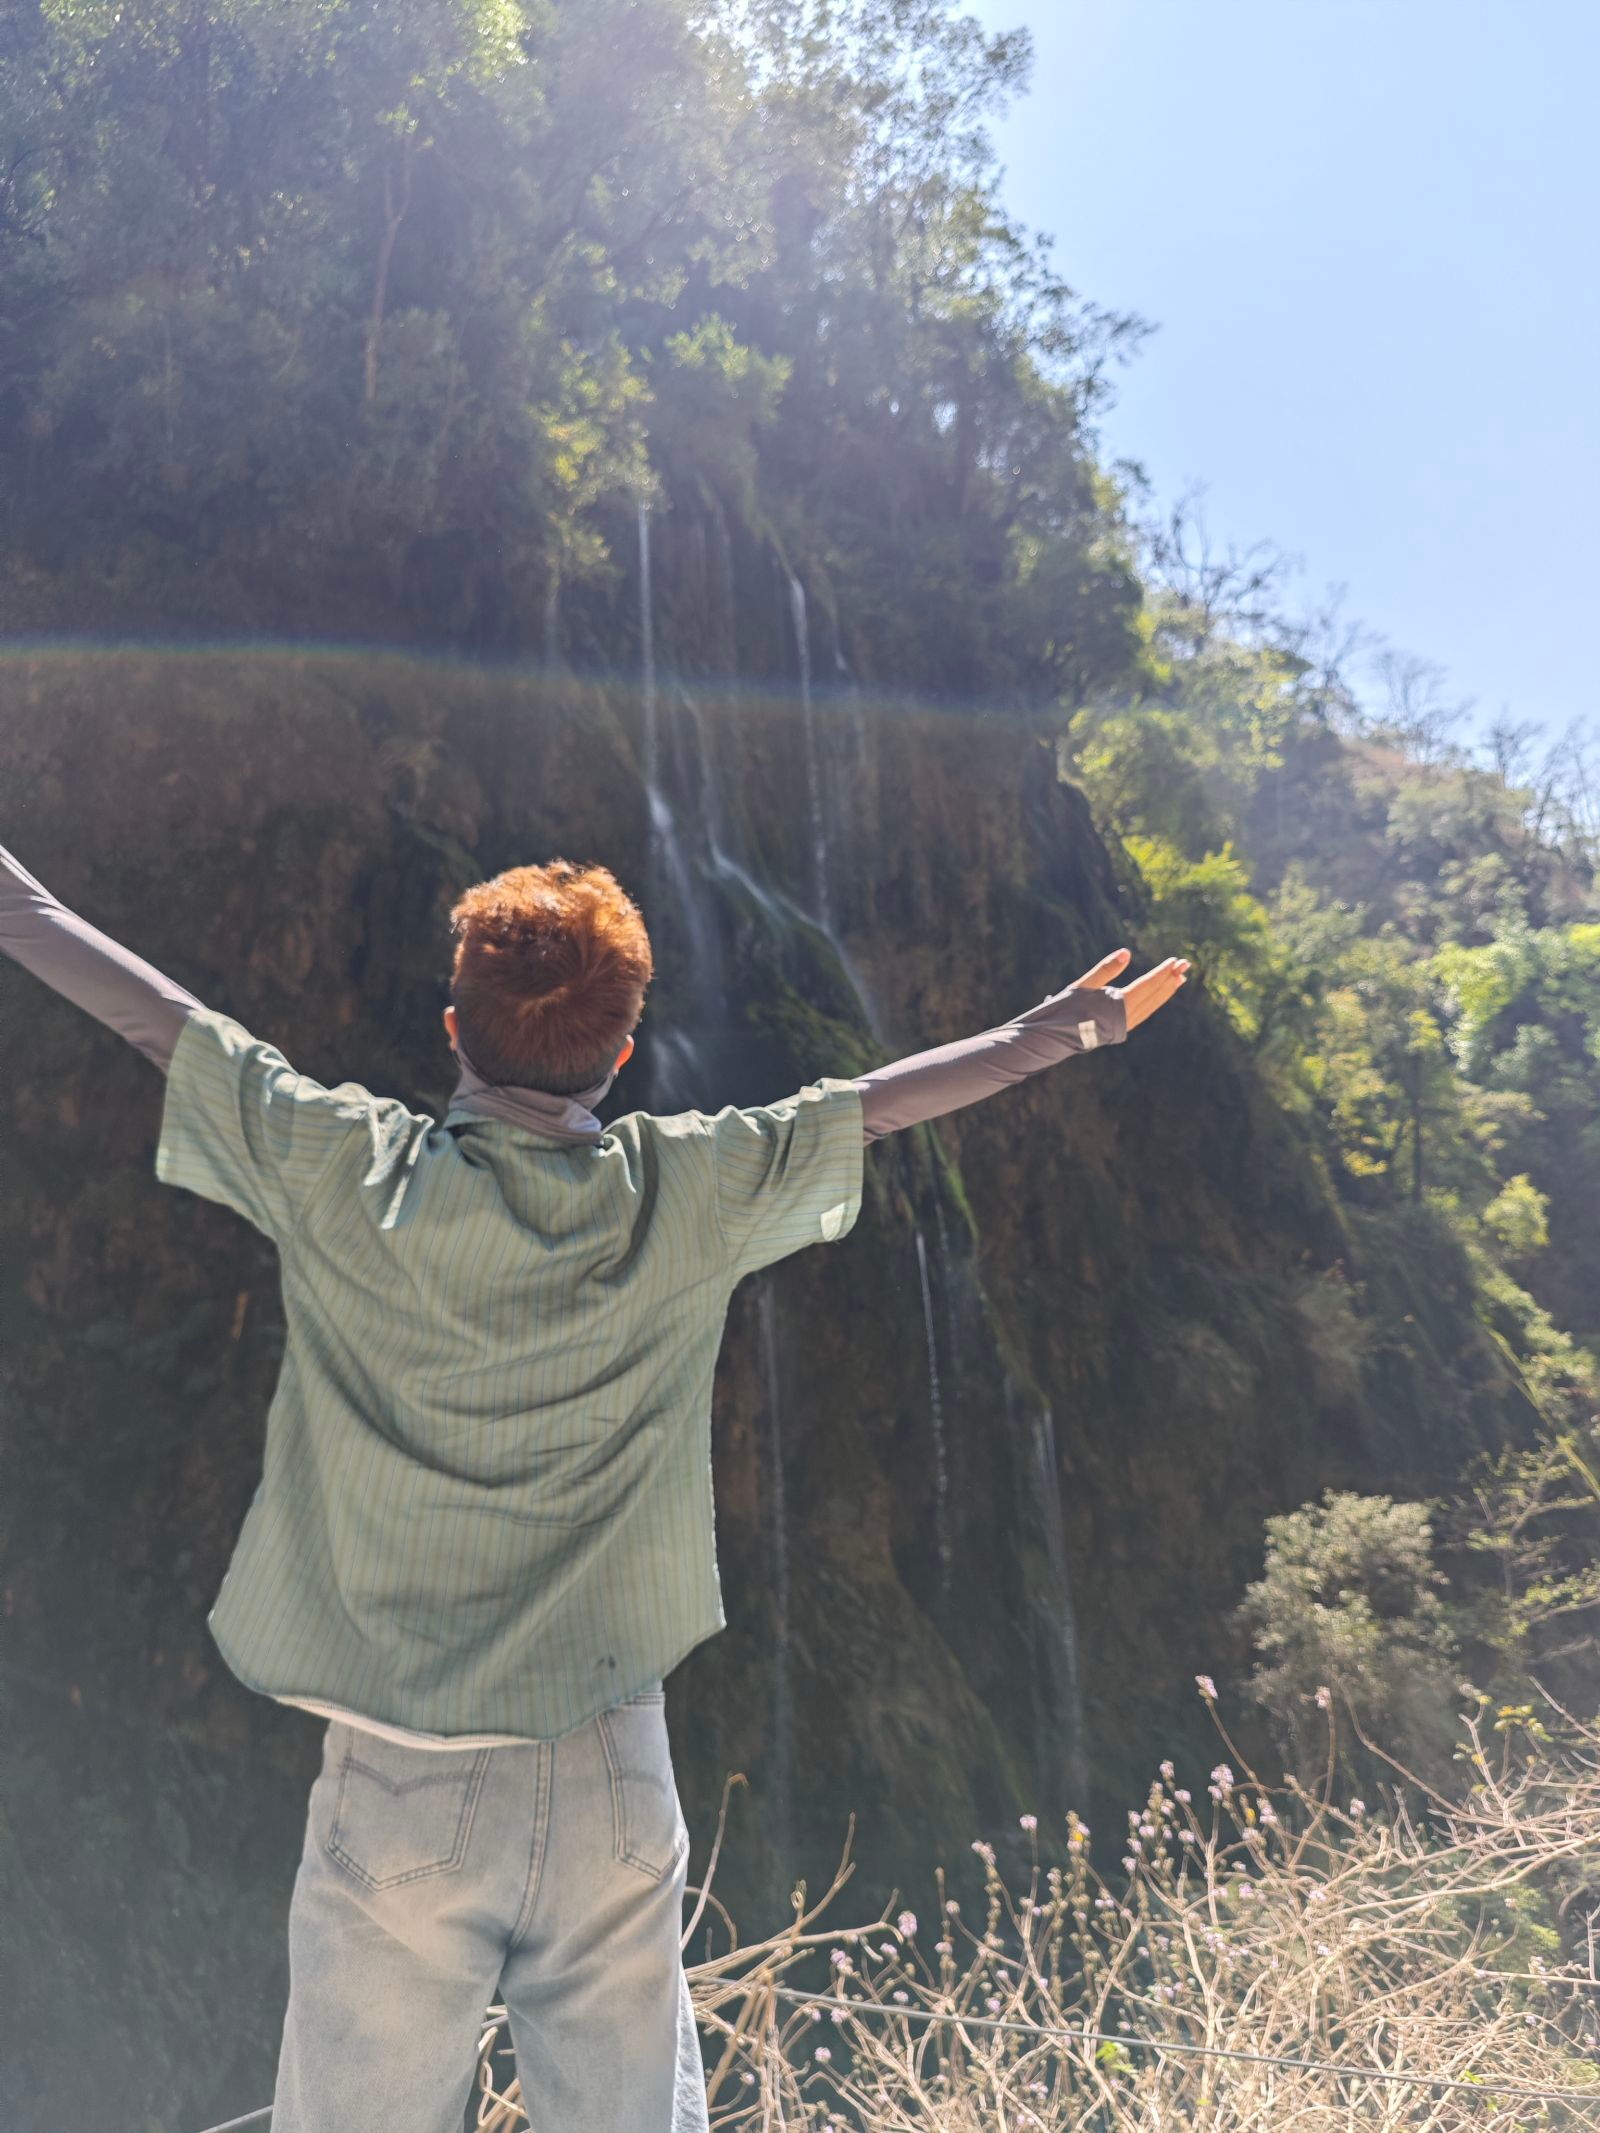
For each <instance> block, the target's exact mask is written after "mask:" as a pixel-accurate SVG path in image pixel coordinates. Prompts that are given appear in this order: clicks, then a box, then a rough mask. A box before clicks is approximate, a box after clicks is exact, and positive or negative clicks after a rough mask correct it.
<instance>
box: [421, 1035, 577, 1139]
mask: <svg viewBox="0 0 1600 2133" xmlns="http://www.w3.org/2000/svg"><path fill="white" fill-rule="evenodd" d="M454 1050H455V1055H456V1057H457V1059H458V1060H460V1062H461V1079H460V1080H459V1081H458V1082H457V1083H456V1086H455V1088H454V1090H453V1091H452V1093H451V1097H450V1103H449V1107H448V1108H447V1110H446V1111H445V1115H444V1123H445V1124H446V1125H448V1124H449V1123H450V1121H451V1119H452V1118H503V1119H507V1120H509V1121H510V1123H511V1124H512V1125H514V1126H527V1127H529V1128H531V1130H532V1131H534V1132H535V1133H544V1134H548V1135H550V1136H551V1137H552V1138H553V1139H556V1140H563V1141H597V1140H598V1139H599V1138H600V1136H601V1134H602V1133H603V1132H604V1131H605V1128H604V1127H603V1126H602V1125H601V1123H600V1121H599V1119H598V1118H596V1117H595V1115H594V1107H595V1105H596V1104H597V1103H599V1101H600V1099H601V1098H602V1097H603V1096H604V1095H605V1093H606V1091H607V1089H609V1088H610V1086H611V1084H612V1082H613V1081H615V1079H616V1077H617V1069H616V1068H615V1067H613V1068H612V1069H611V1072H610V1073H609V1074H607V1076H606V1077H605V1079H604V1080H603V1081H597V1082H595V1083H594V1085H593V1086H592V1087H591V1088H587V1089H578V1090H576V1091H575V1092H574V1093H573V1094H572V1095H570V1096H560V1095H557V1094H555V1093H554V1092H553V1091H551V1090H548V1089H525V1088H522V1087H520V1086H519V1085H517V1084H515V1083H512V1082H497V1081H489V1080H487V1079H486V1078H485V1077H484V1076H483V1075H482V1074H480V1073H479V1072H478V1070H477V1068H476V1067H475V1066H474V1065H473V1064H472V1061H471V1060H470V1059H469V1058H468V1057H467V1055H466V1052H465V1051H464V1050H463V1048H462V1047H461V1045H460V1044H459V1043H457V1044H456V1045H455V1047H454Z"/></svg>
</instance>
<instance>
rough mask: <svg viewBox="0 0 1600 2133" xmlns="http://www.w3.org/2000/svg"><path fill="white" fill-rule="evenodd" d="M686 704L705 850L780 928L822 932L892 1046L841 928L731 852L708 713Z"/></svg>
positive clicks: (873, 1025)
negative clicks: (697, 762) (697, 765)
mask: <svg viewBox="0 0 1600 2133" xmlns="http://www.w3.org/2000/svg"><path fill="white" fill-rule="evenodd" d="M683 704H684V709H685V711H686V712H687V714H688V718H689V723H690V724H691V725H692V726H693V728H694V732H695V738H696V746H697V748H698V751H699V757H700V813H701V820H702V823H703V826H704V829H705V833H706V851H707V854H708V856H709V858H710V861H711V865H712V867H713V869H714V870H715V871H716V872H717V873H718V874H721V875H722V876H723V877H724V878H725V879H726V880H729V881H736V882H738V883H739V885H740V887H741V888H743V889H744V890H745V891H746V892H747V893H748V894H749V895H750V896H751V897H753V898H754V900H755V902H756V903H757V904H759V905H760V907H761V909H762V910H763V911H764V912H765V913H766V915H767V917H768V918H769V919H770V920H771V922H772V924H773V926H774V927H775V928H776V929H777V930H778V931H780V932H783V931H786V930H787V929H788V928H789V927H790V926H792V925H799V926H810V927H812V928H814V929H815V931H817V932H818V933H820V934H821V935H822V937H823V939H824V940H825V941H826V942H827V943H828V946H829V947H830V948H831V949H832V951H833V953H834V955H835V956H836V957H837V958H838V962H839V967H840V969H841V970H842V971H843V972H844V974H845V976H846V978H848V980H849V981H850V985H851V987H852V989H853V990H854V992H855V995H856V998H857V1000H858V1001H859V1002H860V1006H861V1012H862V1014H863V1015H864V1016H865V1018H866V1023H867V1027H868V1028H869V1029H870V1030H871V1032H872V1034H873V1037H874V1039H875V1040H876V1041H877V1042H878V1043H879V1044H881V1045H884V1046H887V1043H888V1039H887V1038H886V1037H885V1035H884V1031H883V1022H882V1017H881V1016H880V1014H879V1012H878V1008H877V1005H876V1002H875V1001H874V999H873V996H872V993H871V991H870V990H869V989H868V986H867V981H866V979H865V978H864V977H863V976H862V975H861V972H860V971H859V970H858V969H857V967H856V963H855V959H854V957H853V956H852V955H851V953H850V951H849V949H848V948H846V946H845V944H844V942H843V941H842V940H841V939H840V938H839V936H838V934H837V933H835V931H834V930H833V927H832V926H831V925H829V924H826V923H825V922H824V921H822V920H821V919H818V918H816V917H815V916H814V915H813V914H812V913H811V912H809V911H803V910H802V909H801V908H800V906H799V905H798V904H797V903H796V902H795V901H794V899H793V898H792V897H789V896H785V895H784V893H783V891H782V890H781V889H774V888H769V887H768V885H767V884H766V883H765V882H763V881H758V880H757V879H756V877H755V875H754V874H752V873H751V872H750V869H749V868H748V867H746V866H742V865H741V864H740V863H739V861H738V860H737V859H735V857H734V856H733V854H732V852H731V851H729V850H728V839H727V808H726V806H725V804H724V801H723V796H722V787H721V783H720V781H719V778H718V774H717V763H716V758H715V756H714V753H713V751H712V749H711V747H710V746H709V744H708V741H707V736H706V730H705V716H704V714H703V712H702V711H701V709H700V706H699V705H698V704H697V703H696V702H695V700H694V698H693V697H692V696H690V695H688V694H687V693H685V695H684V698H683Z"/></svg>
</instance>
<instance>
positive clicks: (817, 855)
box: [789, 571, 831, 930]
mask: <svg viewBox="0 0 1600 2133" xmlns="http://www.w3.org/2000/svg"><path fill="white" fill-rule="evenodd" d="M789 612H790V614H791V615H792V616H793V618H794V641H795V649H796V656H797V657H798V659H799V662H800V710H801V715H802V717H803V719H804V721H805V736H806V784H807V786H808V788H809V790H810V795H811V864H812V873H813V877H814V881H813V895H814V900H815V904H816V911H817V918H818V920H819V922H820V923H821V924H822V926H823V927H824V928H825V929H826V928H830V920H829V913H828V831H827V824H826V822H825V820H824V818H823V809H822V780H821V776H820V773H819V769H818V764H817V722H816V712H815V708H814V706H813V705H812V701H811V624H810V622H809V620H808V619H807V615H806V589H805V587H804V586H803V585H802V584H801V583H800V580H799V579H798V578H797V577H796V576H795V575H794V574H793V572H792V571H791V573H790V575H789ZM830 930H831V929H830Z"/></svg>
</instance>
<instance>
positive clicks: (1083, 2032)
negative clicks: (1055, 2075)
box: [213, 1985, 1600, 2133]
mask: <svg viewBox="0 0 1600 2133" xmlns="http://www.w3.org/2000/svg"><path fill="white" fill-rule="evenodd" d="M773 1989H774V1996H775V1997H776V1998H777V1999H780V2000H799V2001H802V2002H806V2003H809V2004H812V2005H815V2006H818V2007H848V2008H849V2009H850V2010H851V2012H852V2013H860V2014H886V2015H892V2016H894V2017H895V2018H896V2019H899V2018H901V2017H903V2018H904V2019H905V2020H907V2021H917V2022H958V2023H961V2024H963V2025H965V2026H966V2027H968V2028H971V2029H1009V2030H1020V2031H1021V2033H1022V2034H1023V2035H1024V2036H1028V2037H1064V2038H1066V2039H1067V2040H1068V2041H1069V2042H1072V2043H1078V2044H1129V2045H1139V2046H1141V2047H1142V2048H1143V2049H1144V2050H1146V2051H1155V2052H1187V2053H1189V2054H1191V2055H1192V2056H1193V2057H1195V2058H1197V2059H1245V2060H1248V2061H1250V2063H1251V2064H1252V2065H1255V2066H1282V2067H1288V2068H1289V2069H1290V2070H1291V2071H1292V2072H1294V2073H1297V2074H1337V2075H1338V2077H1339V2079H1340V2080H1341V2081H1397V2082H1400V2083H1402V2084H1403V2085H1405V2086H1408V2087H1411V2088H1421V2089H1466V2090H1468V2091H1470V2093H1471V2094H1472V2095H1474V2096H1516V2097H1518V2098H1520V2099H1521V2100H1522V2101H1523V2102H1525V2103H1567V2104H1571V2103H1592V2104H1600V2087H1597V2088H1592V2089H1529V2088H1518V2087H1515V2086H1513V2085H1512V2084H1510V2083H1507V2082H1504V2081H1458V2080H1452V2079H1451V2078H1450V2077H1449V2076H1448V2075H1446V2074H1396V2073H1391V2072H1389V2071H1388V2070H1387V2069H1386V2068H1383V2067H1368V2066H1334V2065H1333V2064H1332V2063H1331V2062H1329V2061H1328V2060H1325V2059H1289V2058H1285V2057H1282V2056H1280V2055H1279V2054H1277V2053H1274V2052H1247V2051H1239V2050H1236V2049H1234V2048H1233V2047H1231V2046H1229V2045H1225V2044H1186V2043H1181V2042H1177V2041H1168V2040H1167V2039H1165V2038H1158V2037H1141V2036H1137V2035H1134V2034H1121V2035H1116V2036H1113V2035H1112V2034H1111V2033H1110V2032H1109V2031H1107V2030H1103V2029H1043V2028H1041V2027H1040V2026H1039V2025H1038V2024H1037V2023H1034V2022H1007V2021H1004V2020H1002V2019H1000V2018H999V2017H996V2016H990V2015H964V2014H942V2013H941V2012H940V2011H939V2010H938V2009H937V2008H932V2007H883V2006H879V2005H876V2004H874V2003H873V2002H871V2001H866V2000H837V1999H834V1998H832V1997H831V1996H830V1995H829V1994H828V1993H825V1992H796V1991H794V1990H793V1989H792V1988H791V1987H789V1986H786V1985H779V1986H776V1987H774V1988H773ZM213 2133H215V2129H213Z"/></svg>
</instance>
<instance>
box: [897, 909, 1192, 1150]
mask: <svg viewBox="0 0 1600 2133" xmlns="http://www.w3.org/2000/svg"><path fill="white" fill-rule="evenodd" d="M1127 963H1128V951H1127V949H1125V948H1119V949H1117V950H1116V952H1115V953H1114V954H1112V955H1108V956H1106V957H1105V958H1104V959H1103V960H1102V961H1100V962H1098V963H1096V965H1095V967H1094V968H1093V970H1091V971H1090V972H1089V973H1088V974H1087V976H1085V977H1082V978H1080V979H1079V980H1078V982H1077V984H1076V985H1069V986H1067V987H1066V989H1065V990H1064V991H1062V992H1057V993H1052V994H1051V995H1050V996H1049V998H1048V999H1045V1000H1041V1001H1040V1003H1039V1005H1038V1006H1037V1007H1030V1008H1029V1009H1028V1010H1027V1012H1026V1013H1025V1014H1021V1015H1015V1016H1013V1017H1012V1019H1011V1020H1010V1021H1009V1022H1002V1023H1000V1024H998V1025H997V1027H995V1028H994V1029H986V1030H981V1031H980V1032H979V1033H978V1035H977V1036H975V1037H962V1038H960V1039H958V1041H957V1042H956V1043H954V1044H941V1045H938V1046H936V1047H935V1048H934V1049H933V1050H932V1051H928V1052H914V1053H913V1054H912V1055H911V1056H910V1057H909V1058H907V1059H896V1060H892V1061H891V1062H890V1063H889V1064H888V1065H887V1066H881V1067H874V1068H873V1070H872V1072H871V1073H870V1074H861V1075H858V1076H857V1077H856V1083H855V1085H856V1087H857V1088H858V1089H859V1090H860V1091H861V1118H862V1126H863V1138H864V1139H865V1141H866V1142H867V1143H868V1144H870V1143H871V1142H873V1141H875V1140H879V1139H881V1138H882V1136H883V1135H884V1134H886V1133H895V1132H898V1131H899V1130H900V1129H901V1128H902V1127H904V1126H915V1125H920V1124H921V1123H922V1122H923V1121H924V1120H926V1119H930V1118H942V1117H943V1116H944V1115H945V1113H946V1112H947V1111H960V1110H962V1109H964V1108H965V1106H966V1105H968V1104H974V1103H977V1102H978V1101H979V1100H980V1099H981V1098H983V1097H985V1096H992V1095H993V1094H994V1093H995V1092H996V1090H998V1089H1006V1088H1010V1087H1012V1086H1013V1085H1014V1084H1015V1083H1016V1082H1019V1081H1024V1080H1026V1079H1027V1077H1028V1076H1029V1075H1030V1074H1037V1073H1039V1072H1040V1071H1041V1069H1043V1068H1044V1067H1047V1066H1053V1065H1054V1064H1055V1063H1056V1061H1057V1060H1059V1059H1070V1058H1072V1057H1073V1056H1074V1055H1075V1054H1076V1053H1078V1052H1087V1051H1092V1050H1093V1049H1094V1047H1095V1046H1096V1045H1099V1044H1120V1043H1122V1041H1123V1039H1124V1038H1125V1037H1126V1036H1127V1034H1128V1031H1129V1030H1130V1029H1131V1028H1133V1027H1134V1026H1135V1025H1136V1024H1137V1023H1139V1022H1142V1021H1143V1020H1144V1019H1145V1018H1146V1016H1148V1015H1151V1014H1153V1013H1154V1012H1155V1010H1156V1009H1157V1008H1158V1007H1159V1006H1161V1005H1162V1003H1163V1002H1164V1001H1166V1000H1169V999H1171V997H1172V995H1173V994H1174V993H1175V992H1176V991H1177V990H1178V988H1179V986H1180V985H1182V984H1183V982H1184V979H1185V978H1186V976H1187V975H1188V970H1189V965H1188V963H1187V962H1184V961H1182V960H1181V959H1180V958H1178V957H1177V956H1168V958H1167V960H1166V961H1165V962H1164V963H1159V964H1157V966H1156V968H1155V969H1154V970H1151V971H1147V972H1146V973H1145V975H1144V976H1143V977H1142V978H1137V979H1135V980H1134V982H1133V983H1132V984H1131V985H1126V986H1122V987H1117V986H1114V985H1112V984H1111V982H1110V981H1111V979H1112V978H1113V977H1115V976H1117V975H1118V974H1119V973H1120V972H1121V971H1123V970H1124V969H1126V967H1127Z"/></svg>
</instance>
